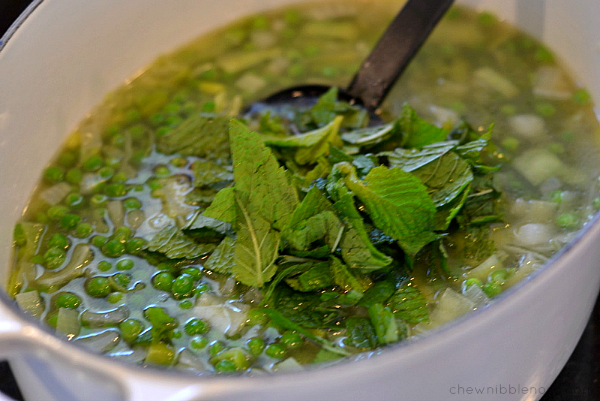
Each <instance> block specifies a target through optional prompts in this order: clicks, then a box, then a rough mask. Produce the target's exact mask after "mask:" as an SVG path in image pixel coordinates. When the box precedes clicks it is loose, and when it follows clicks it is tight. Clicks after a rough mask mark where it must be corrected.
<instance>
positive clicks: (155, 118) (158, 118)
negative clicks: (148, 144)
mask: <svg viewBox="0 0 600 401" xmlns="http://www.w3.org/2000/svg"><path fill="white" fill-rule="evenodd" d="M165 119H166V116H165V115H164V113H154V114H153V115H151V116H150V124H152V125H153V126H155V127H158V126H159V125H161V124H163V123H164V122H165Z"/></svg>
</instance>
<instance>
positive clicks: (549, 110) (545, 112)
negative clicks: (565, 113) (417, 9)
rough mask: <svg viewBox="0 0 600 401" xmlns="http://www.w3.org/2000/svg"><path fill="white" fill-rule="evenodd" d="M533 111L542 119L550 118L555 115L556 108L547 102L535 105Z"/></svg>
mask: <svg viewBox="0 0 600 401" xmlns="http://www.w3.org/2000/svg"><path fill="white" fill-rule="evenodd" d="M535 111H536V112H537V113H538V114H539V115H541V116H542V117H552V116H553V115H554V114H556V108H555V107H554V106H553V105H552V104H551V103H548V102H541V103H538V104H536V105H535Z"/></svg>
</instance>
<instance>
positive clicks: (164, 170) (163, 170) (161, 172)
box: [154, 165, 171, 177]
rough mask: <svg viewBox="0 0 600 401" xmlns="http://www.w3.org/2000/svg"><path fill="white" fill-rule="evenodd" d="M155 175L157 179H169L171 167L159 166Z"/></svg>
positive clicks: (155, 170) (155, 169)
mask: <svg viewBox="0 0 600 401" xmlns="http://www.w3.org/2000/svg"><path fill="white" fill-rule="evenodd" d="M154 174H155V175H156V176H157V177H168V176H169V175H170V174H171V172H170V171H169V167H167V166H165V165H158V166H156V167H155V168H154Z"/></svg>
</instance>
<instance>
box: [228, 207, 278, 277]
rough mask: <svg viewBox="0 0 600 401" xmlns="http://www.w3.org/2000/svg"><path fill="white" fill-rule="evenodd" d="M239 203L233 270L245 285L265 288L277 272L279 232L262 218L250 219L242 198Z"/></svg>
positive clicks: (252, 217)
mask: <svg viewBox="0 0 600 401" xmlns="http://www.w3.org/2000/svg"><path fill="white" fill-rule="evenodd" d="M236 201H237V205H238V208H239V211H240V213H239V218H238V222H237V230H236V232H237V238H236V241H235V251H234V264H233V266H232V267H231V271H232V273H233V274H234V275H235V277H236V279H238V280H239V281H241V282H242V283H243V284H246V285H249V286H252V287H262V286H263V285H264V284H265V283H267V282H268V281H269V280H271V278H272V277H273V275H274V274H275V272H276V271H277V266H276V265H275V260H276V259H277V256H278V250H279V240H280V239H279V232H278V231H275V230H273V229H271V225H270V224H269V222H268V221H266V220H265V219H264V218H262V217H261V216H257V215H254V216H251V215H250V212H249V211H248V210H247V209H246V207H245V206H244V204H243V203H242V201H241V200H240V199H239V198H237V197H236Z"/></svg>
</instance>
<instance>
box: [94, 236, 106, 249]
mask: <svg viewBox="0 0 600 401" xmlns="http://www.w3.org/2000/svg"><path fill="white" fill-rule="evenodd" d="M90 242H91V243H92V245H94V246H96V247H98V248H102V247H103V246H104V245H105V244H106V243H107V242H108V238H106V237H104V236H102V235H94V236H93V237H92V240H91V241H90Z"/></svg>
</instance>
